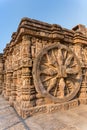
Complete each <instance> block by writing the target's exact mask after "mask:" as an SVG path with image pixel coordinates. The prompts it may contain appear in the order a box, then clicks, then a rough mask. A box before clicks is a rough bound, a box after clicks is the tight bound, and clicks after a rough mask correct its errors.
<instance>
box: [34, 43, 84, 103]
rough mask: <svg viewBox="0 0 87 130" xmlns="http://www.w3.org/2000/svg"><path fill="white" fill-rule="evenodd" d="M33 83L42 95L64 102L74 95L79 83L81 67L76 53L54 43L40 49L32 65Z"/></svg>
mask: <svg viewBox="0 0 87 130" xmlns="http://www.w3.org/2000/svg"><path fill="white" fill-rule="evenodd" d="M33 78H34V85H35V87H36V90H37V92H38V93H40V94H41V95H42V97H46V98H50V100H52V101H54V102H59V103H62V102H66V101H69V100H71V99H72V98H74V97H75V96H76V94H77V93H78V91H79V89H80V84H81V79H82V76H81V67H80V63H79V60H78V59H77V57H76V55H75V54H74V53H73V52H72V51H71V50H70V49H69V48H68V47H66V46H64V45H62V44H60V43H56V44H53V45H49V46H47V47H46V48H44V49H42V50H41V52H40V53H39V55H38V56H37V57H36V59H35V61H34V66H33Z"/></svg>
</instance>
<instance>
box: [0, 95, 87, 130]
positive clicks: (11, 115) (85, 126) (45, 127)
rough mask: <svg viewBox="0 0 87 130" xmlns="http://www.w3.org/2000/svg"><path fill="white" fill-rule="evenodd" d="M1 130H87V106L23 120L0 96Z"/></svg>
mask: <svg viewBox="0 0 87 130" xmlns="http://www.w3.org/2000/svg"><path fill="white" fill-rule="evenodd" d="M0 130H87V105H81V106H79V107H76V108H73V109H71V110H67V111H62V112H55V113H51V114H50V113H48V114H40V115H36V116H33V117H29V118H27V119H22V118H21V117H20V116H19V115H18V114H17V113H16V111H15V110H14V109H13V108H12V107H10V105H9V103H8V101H6V100H5V99H4V98H3V97H2V96H0Z"/></svg>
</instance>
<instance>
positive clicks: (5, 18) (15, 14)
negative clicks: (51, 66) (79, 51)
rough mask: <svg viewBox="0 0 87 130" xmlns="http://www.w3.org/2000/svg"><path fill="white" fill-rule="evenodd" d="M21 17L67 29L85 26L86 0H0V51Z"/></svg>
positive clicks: (86, 15)
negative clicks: (80, 25)
mask: <svg viewBox="0 0 87 130" xmlns="http://www.w3.org/2000/svg"><path fill="white" fill-rule="evenodd" d="M23 17H29V18H32V19H37V20H40V21H43V22H47V23H51V24H54V23H55V24H59V25H61V26H62V27H64V28H68V29H72V28H73V27H74V26H76V25H77V24H84V25H85V26H87V0H0V53H2V52H3V49H4V48H5V46H6V44H7V43H9V42H10V40H11V35H12V33H13V32H15V31H16V30H17V28H18V25H19V23H20V21H21V19H22V18H23Z"/></svg>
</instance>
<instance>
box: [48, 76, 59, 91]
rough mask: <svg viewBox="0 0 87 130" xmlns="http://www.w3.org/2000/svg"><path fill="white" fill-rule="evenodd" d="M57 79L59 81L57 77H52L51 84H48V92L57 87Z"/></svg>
mask: <svg viewBox="0 0 87 130" xmlns="http://www.w3.org/2000/svg"><path fill="white" fill-rule="evenodd" d="M56 81H57V79H56V78H52V79H51V82H50V84H49V86H48V88H47V92H50V90H51V89H52V88H54V87H55V85H56Z"/></svg>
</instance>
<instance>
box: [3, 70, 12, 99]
mask: <svg viewBox="0 0 87 130" xmlns="http://www.w3.org/2000/svg"><path fill="white" fill-rule="evenodd" d="M11 85H12V72H11V71H8V72H6V95H5V98H6V99H7V100H9V98H10V96H11Z"/></svg>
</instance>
